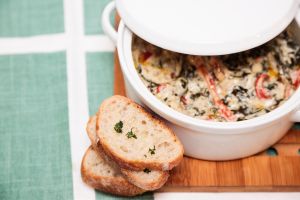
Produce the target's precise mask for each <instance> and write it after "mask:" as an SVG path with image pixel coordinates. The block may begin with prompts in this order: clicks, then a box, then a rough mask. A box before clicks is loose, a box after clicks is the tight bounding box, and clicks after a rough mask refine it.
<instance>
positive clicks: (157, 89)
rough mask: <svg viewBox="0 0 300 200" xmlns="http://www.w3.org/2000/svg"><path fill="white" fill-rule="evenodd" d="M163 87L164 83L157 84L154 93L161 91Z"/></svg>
mask: <svg viewBox="0 0 300 200" xmlns="http://www.w3.org/2000/svg"><path fill="white" fill-rule="evenodd" d="M165 87H166V85H165V84H160V85H158V86H157V88H156V93H160V91H162V90H163V89H164V88H165Z"/></svg>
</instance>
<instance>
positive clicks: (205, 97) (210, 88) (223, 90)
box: [132, 32, 300, 121]
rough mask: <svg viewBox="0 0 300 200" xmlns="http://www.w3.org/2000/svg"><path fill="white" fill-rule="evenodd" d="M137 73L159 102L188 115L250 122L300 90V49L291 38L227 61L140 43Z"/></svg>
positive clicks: (285, 35) (135, 47) (136, 43)
mask: <svg viewBox="0 0 300 200" xmlns="http://www.w3.org/2000/svg"><path fill="white" fill-rule="evenodd" d="M132 53H133V59H134V63H135V67H136V69H137V71H138V73H139V76H140V77H141V79H142V81H143V83H144V84H145V86H146V87H147V88H148V89H149V90H150V92H151V93H152V94H153V95H155V96H156V97H157V98H158V99H159V100H161V101H162V102H164V103H165V104H166V105H168V106H169V107H171V108H173V109H175V110H177V111H179V112H181V113H184V114H186V115H189V116H192V117H195V118H200V119H206V120H213V121H240V120H247V119H251V118H254V117H257V116H260V115H262V114H264V113H267V112H270V111H271V110H273V109H275V108H277V107H278V106H280V105H281V104H282V103H284V102H285V101H286V100H287V99H288V98H289V97H290V96H291V95H292V94H293V93H294V91H295V90H296V89H297V87H298V86H299V85H300V46H299V45H297V44H296V43H295V42H294V41H293V40H292V39H291V37H290V36H289V35H288V33H287V32H284V33H282V34H281V35H279V36H278V37H277V38H275V39H273V40H272V41H270V42H268V43H267V44H265V45H263V46H261V47H258V48H255V49H252V50H249V51H246V52H242V53H238V54H231V55H226V56H210V57H209V56H205V57H204V56H203V57H201V56H190V55H184V54H179V53H175V52H171V51H167V50H164V49H161V48H158V47H156V46H154V45H151V44H149V43H147V42H145V41H143V40H142V39H140V38H138V37H135V38H134V40H133V45H132Z"/></svg>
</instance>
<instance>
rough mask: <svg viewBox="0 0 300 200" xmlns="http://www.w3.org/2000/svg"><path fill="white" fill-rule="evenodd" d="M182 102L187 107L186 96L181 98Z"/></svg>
mask: <svg viewBox="0 0 300 200" xmlns="http://www.w3.org/2000/svg"><path fill="white" fill-rule="evenodd" d="M180 101H181V102H182V103H183V105H187V99H186V97H185V96H184V95H182V96H181V97H180Z"/></svg>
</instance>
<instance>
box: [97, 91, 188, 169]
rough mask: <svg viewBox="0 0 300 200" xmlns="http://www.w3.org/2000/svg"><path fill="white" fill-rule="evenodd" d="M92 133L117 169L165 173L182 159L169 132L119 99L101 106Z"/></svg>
mask: <svg viewBox="0 0 300 200" xmlns="http://www.w3.org/2000/svg"><path fill="white" fill-rule="evenodd" d="M96 132H97V136H98V138H99V141H100V143H101V146H102V148H103V150H104V151H105V153H106V154H107V155H108V156H110V157H111V158H112V159H113V160H114V161H115V162H117V163H118V165H119V166H121V168H125V169H131V170H140V171H142V170H144V169H145V168H147V169H155V170H162V171H167V170H171V169H172V168H173V167H175V166H176V165H178V164H179V163H180V161H181V160H182V158H183V146H182V144H181V142H180V141H179V139H178V138H177V137H176V135H175V134H174V133H173V131H172V130H171V129H170V128H169V127H168V126H166V125H165V123H164V122H162V121H161V120H158V119H157V118H155V117H154V116H152V115H151V114H149V113H148V112H147V111H146V110H145V109H144V108H142V107H141V106H140V105H138V104H136V103H135V102H133V101H132V100H130V99H128V98H126V97H123V96H118V95H116V96H112V97H110V98H108V99H106V100H105V101H104V102H103V103H102V104H101V106H100V108H99V111H98V118H97V126H96Z"/></svg>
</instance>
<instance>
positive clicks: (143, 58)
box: [139, 51, 152, 63]
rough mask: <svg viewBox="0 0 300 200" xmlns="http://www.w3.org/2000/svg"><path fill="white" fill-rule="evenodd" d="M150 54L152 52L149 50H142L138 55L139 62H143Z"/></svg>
mask: <svg viewBox="0 0 300 200" xmlns="http://www.w3.org/2000/svg"><path fill="white" fill-rule="evenodd" d="M151 56H152V53H151V52H149V51H146V52H143V53H142V54H140V56H139V62H141V63H144V62H145V61H146V60H147V59H148V58H150V57H151Z"/></svg>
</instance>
